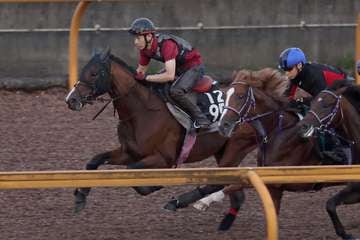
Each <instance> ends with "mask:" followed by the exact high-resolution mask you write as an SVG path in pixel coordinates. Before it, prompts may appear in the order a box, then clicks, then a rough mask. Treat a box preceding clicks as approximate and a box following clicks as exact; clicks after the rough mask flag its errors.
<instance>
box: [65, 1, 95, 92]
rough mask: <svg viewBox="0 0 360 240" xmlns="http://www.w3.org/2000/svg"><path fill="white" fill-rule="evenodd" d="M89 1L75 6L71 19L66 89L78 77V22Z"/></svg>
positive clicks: (70, 86) (71, 85) (72, 84)
mask: <svg viewBox="0 0 360 240" xmlns="http://www.w3.org/2000/svg"><path fill="white" fill-rule="evenodd" d="M89 3H90V1H81V2H79V4H78V5H77V7H76V9H75V12H74V15H73V17H72V19H71V27H70V37H69V81H68V88H69V89H71V88H72V87H73V86H74V84H75V83H76V81H77V75H78V38H79V27H80V20H81V17H82V16H83V14H84V12H85V10H86V7H87V6H88V5H89Z"/></svg>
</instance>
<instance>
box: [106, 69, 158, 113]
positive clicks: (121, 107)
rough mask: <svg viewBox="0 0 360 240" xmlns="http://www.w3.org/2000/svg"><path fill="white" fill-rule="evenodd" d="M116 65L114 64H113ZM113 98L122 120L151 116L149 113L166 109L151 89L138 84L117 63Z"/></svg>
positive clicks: (113, 72) (114, 72)
mask: <svg viewBox="0 0 360 240" xmlns="http://www.w3.org/2000/svg"><path fill="white" fill-rule="evenodd" d="M113 64H114V63H113ZM115 65H116V66H115V67H113V71H112V74H113V81H112V83H113V90H112V93H111V94H112V95H113V96H112V97H113V98H118V99H117V100H115V101H114V106H115V108H116V110H117V112H118V115H119V118H120V119H128V118H131V117H136V116H139V115H141V116H143V117H144V116H149V115H148V114H149V112H152V111H154V110H160V109H162V108H164V104H163V103H162V102H161V101H160V99H159V98H158V97H157V96H156V95H155V94H153V93H152V92H151V91H150V90H149V89H147V88H146V87H144V86H143V85H141V84H140V83H138V82H137V81H136V80H135V79H134V78H133V76H132V75H131V73H129V72H128V71H127V70H125V69H122V67H121V66H119V65H118V64H116V63H115Z"/></svg>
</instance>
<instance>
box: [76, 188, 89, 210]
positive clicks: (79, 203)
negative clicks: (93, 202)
mask: <svg viewBox="0 0 360 240" xmlns="http://www.w3.org/2000/svg"><path fill="white" fill-rule="evenodd" d="M85 206H86V195H85V194H83V193H82V192H80V191H77V192H75V207H74V213H75V214H78V213H79V212H81V210H83V209H84V208H85Z"/></svg>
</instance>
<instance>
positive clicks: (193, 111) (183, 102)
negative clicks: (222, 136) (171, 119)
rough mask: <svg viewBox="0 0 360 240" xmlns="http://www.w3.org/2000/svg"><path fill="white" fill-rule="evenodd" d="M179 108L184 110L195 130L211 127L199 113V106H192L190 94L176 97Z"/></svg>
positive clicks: (201, 113)
mask: <svg viewBox="0 0 360 240" xmlns="http://www.w3.org/2000/svg"><path fill="white" fill-rule="evenodd" d="M175 100H176V102H177V103H178V104H180V106H181V108H182V109H184V110H185V111H186V112H187V113H188V114H190V117H191V118H192V119H193V121H194V126H195V127H196V128H209V127H210V125H211V122H210V120H209V119H208V118H207V117H206V116H205V114H204V113H203V112H201V110H200V108H199V106H197V105H196V104H194V103H193V102H192V100H191V98H190V94H185V95H182V96H177V98H176V99H175Z"/></svg>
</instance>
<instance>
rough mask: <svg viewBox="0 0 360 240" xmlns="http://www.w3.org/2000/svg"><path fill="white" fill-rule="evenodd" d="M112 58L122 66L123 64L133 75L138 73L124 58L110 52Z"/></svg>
mask: <svg viewBox="0 0 360 240" xmlns="http://www.w3.org/2000/svg"><path fill="white" fill-rule="evenodd" d="M110 59H111V60H112V61H114V62H116V63H118V64H120V65H121V66H123V67H124V68H125V69H126V70H128V71H129V72H130V73H131V74H132V75H135V74H136V69H135V68H134V67H132V66H129V65H128V64H127V63H126V62H125V61H124V60H122V59H120V58H118V57H116V56H114V55H113V54H110Z"/></svg>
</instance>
